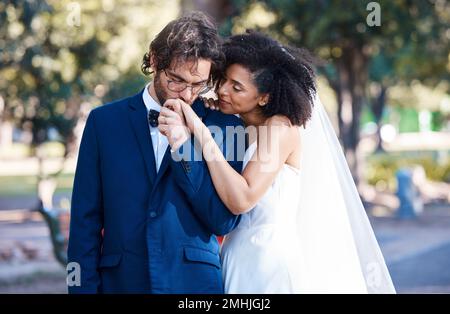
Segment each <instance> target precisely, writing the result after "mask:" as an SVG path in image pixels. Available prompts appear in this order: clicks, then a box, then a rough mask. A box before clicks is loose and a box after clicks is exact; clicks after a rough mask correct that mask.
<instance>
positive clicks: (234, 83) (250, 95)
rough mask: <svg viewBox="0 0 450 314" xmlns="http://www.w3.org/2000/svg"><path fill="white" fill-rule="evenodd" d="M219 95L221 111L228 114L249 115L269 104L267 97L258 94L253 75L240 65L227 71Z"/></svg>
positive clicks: (230, 67)
mask: <svg viewBox="0 0 450 314" xmlns="http://www.w3.org/2000/svg"><path fill="white" fill-rule="evenodd" d="M217 94H218V96H219V107H220V111H222V112H223V113H226V114H236V113H238V114H245V113H249V112H251V111H254V110H259V108H258V107H259V106H261V105H265V103H266V102H267V101H266V100H267V95H261V94H260V93H259V92H258V88H257V86H256V85H255V83H254V80H253V75H252V73H251V72H250V71H249V70H248V69H247V68H245V67H244V66H242V65H240V64H232V65H230V66H229V67H228V68H227V69H226V71H225V77H224V78H223V79H222V81H221V82H220V85H219V89H218V90H217Z"/></svg>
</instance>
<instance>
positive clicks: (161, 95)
mask: <svg viewBox="0 0 450 314" xmlns="http://www.w3.org/2000/svg"><path fill="white" fill-rule="evenodd" d="M160 76H161V72H159V73H157V74H156V75H155V78H154V80H153V84H155V86H154V87H155V94H156V97H157V98H158V101H159V103H160V104H161V106H162V105H164V103H165V102H166V100H167V99H168V98H169V97H168V95H167V93H166V91H165V89H164V87H163V86H162V84H161V77H160Z"/></svg>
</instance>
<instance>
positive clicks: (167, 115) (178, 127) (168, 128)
mask: <svg viewBox="0 0 450 314" xmlns="http://www.w3.org/2000/svg"><path fill="white" fill-rule="evenodd" d="M180 101H181V100H179V99H168V100H167V101H166V102H165V103H164V106H163V108H161V112H160V114H159V118H158V129H159V131H160V132H161V134H163V135H165V136H166V137H167V139H168V141H169V145H170V147H171V149H172V151H175V150H178V148H180V146H181V145H183V143H184V142H186V141H187V140H188V139H189V138H190V137H191V133H190V131H189V129H188V128H187V127H186V124H185V121H184V116H183V111H182V109H181V104H180ZM169 108H170V109H169Z"/></svg>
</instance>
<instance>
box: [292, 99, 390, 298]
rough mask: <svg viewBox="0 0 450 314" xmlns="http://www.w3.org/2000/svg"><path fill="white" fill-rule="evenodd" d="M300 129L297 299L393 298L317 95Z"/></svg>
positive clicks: (357, 199)
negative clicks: (327, 296)
mask: <svg viewBox="0 0 450 314" xmlns="http://www.w3.org/2000/svg"><path fill="white" fill-rule="evenodd" d="M314 98H315V99H314V107H313V113H312V118H311V119H310V120H309V121H308V122H307V124H306V128H300V131H299V132H300V135H301V136H300V138H301V147H302V148H301V149H302V152H301V163H300V167H301V169H300V181H301V182H300V189H301V190H300V202H299V207H298V212H297V228H296V229H297V232H298V238H299V243H298V244H299V248H298V249H299V253H300V254H299V255H300V256H301V262H300V263H301V265H299V268H298V269H297V270H298V272H299V273H298V276H299V278H298V280H296V285H297V287H296V289H295V290H296V291H298V292H299V293H395V288H394V285H393V283H392V280H391V277H390V275H389V272H388V269H387V267H386V264H385V261H384V258H383V255H382V253H381V250H380V248H379V245H378V242H377V240H376V238H375V235H374V232H373V230H372V227H371V224H370V222H369V219H368V217H367V214H366V212H365V209H364V206H363V204H362V202H361V199H360V197H359V194H358V191H357V189H356V186H355V183H354V181H353V178H352V175H351V173H350V170H349V168H348V165H347V162H346V160H345V157H344V153H343V151H342V148H341V146H340V143H339V141H338V138H337V136H336V133H335V132H334V129H333V126H332V124H331V122H330V120H329V119H328V116H327V113H326V111H325V109H324V107H323V105H322V103H321V101H320V99H319V97H318V95H317V94H316V95H315V96H314Z"/></svg>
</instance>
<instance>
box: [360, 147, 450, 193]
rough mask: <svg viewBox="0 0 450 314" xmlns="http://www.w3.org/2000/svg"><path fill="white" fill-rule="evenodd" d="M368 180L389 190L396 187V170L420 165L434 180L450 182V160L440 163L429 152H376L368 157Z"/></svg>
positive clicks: (428, 176)
mask: <svg viewBox="0 0 450 314" xmlns="http://www.w3.org/2000/svg"><path fill="white" fill-rule="evenodd" d="M366 164H367V169H366V170H367V171H366V180H367V182H368V183H369V184H371V185H381V186H383V187H386V188H387V189H388V190H391V191H395V189H396V177H395V175H396V172H397V170H399V169H400V168H403V167H413V166H416V165H420V166H422V167H423V168H424V170H425V173H426V176H427V178H428V179H430V180H432V181H443V182H450V160H449V161H447V162H445V163H442V164H440V163H438V162H437V161H436V160H435V158H434V156H433V155H432V154H431V153H430V152H428V153H423V152H422V153H420V154H417V153H416V154H386V153H383V154H375V155H371V156H369V157H368V158H367V161H366Z"/></svg>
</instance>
